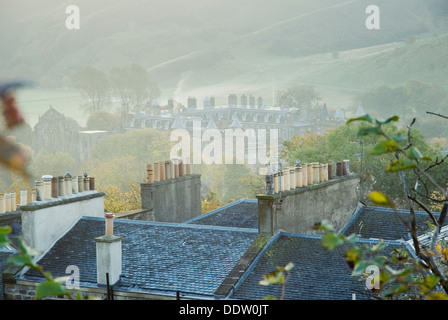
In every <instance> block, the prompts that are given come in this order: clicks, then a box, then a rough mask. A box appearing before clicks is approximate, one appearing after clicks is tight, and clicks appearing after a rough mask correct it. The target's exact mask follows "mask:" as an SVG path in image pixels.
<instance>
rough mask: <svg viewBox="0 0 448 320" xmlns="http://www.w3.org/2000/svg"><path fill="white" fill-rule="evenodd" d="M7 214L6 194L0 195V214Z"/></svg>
mask: <svg viewBox="0 0 448 320" xmlns="http://www.w3.org/2000/svg"><path fill="white" fill-rule="evenodd" d="M5 212H6V203H5V194H4V193H0V213H5Z"/></svg>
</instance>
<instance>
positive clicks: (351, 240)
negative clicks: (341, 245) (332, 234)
mask: <svg viewBox="0 0 448 320" xmlns="http://www.w3.org/2000/svg"><path fill="white" fill-rule="evenodd" d="M345 241H347V242H348V243H351V244H355V243H356V242H357V241H358V236H357V235H356V234H355V233H353V234H351V235H349V236H348V237H345Z"/></svg>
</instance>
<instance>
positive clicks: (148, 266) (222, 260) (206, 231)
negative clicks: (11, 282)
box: [20, 217, 258, 298]
mask: <svg viewBox="0 0 448 320" xmlns="http://www.w3.org/2000/svg"><path fill="white" fill-rule="evenodd" d="M103 234H104V219H101V218H93V217H83V218H81V219H80V220H79V221H78V222H77V223H76V225H75V226H74V227H73V228H72V229H71V230H70V231H69V232H68V233H66V234H65V235H64V236H63V237H62V238H61V239H60V240H59V241H57V242H56V244H55V245H54V246H53V247H52V248H51V249H50V250H49V251H48V253H46V254H45V255H44V256H43V258H42V259H41V260H40V261H39V262H38V263H39V264H40V265H42V266H43V268H44V270H46V271H50V272H51V273H52V275H53V276H64V275H67V274H66V273H65V270H66V268H67V266H69V265H76V266H78V267H79V270H80V284H81V286H86V287H98V285H97V283H96V274H97V272H96V243H95V241H94V238H95V237H98V236H101V235H103ZM114 234H115V235H120V236H123V239H122V255H123V256H122V263H123V264H122V272H123V277H122V279H121V281H120V284H119V285H117V286H116V287H115V289H114V290H124V291H140V292H141V291H143V292H145V293H153V294H160V295H171V296H173V295H175V294H176V291H177V290H179V291H180V294H181V296H190V297H197V298H207V297H208V298H213V293H214V291H215V290H216V289H217V287H218V286H219V285H220V284H221V282H222V281H223V279H224V278H225V277H226V275H227V274H228V273H229V271H230V270H231V269H232V268H233V267H234V265H235V264H236V263H237V261H238V260H239V258H240V257H241V256H242V255H243V254H244V253H245V251H246V250H247V249H248V248H249V246H250V245H251V244H252V242H253V241H254V239H255V238H256V237H257V235H258V233H257V232H256V230H247V229H239V228H222V227H218V228H217V227H210V226H199V225H193V224H170V223H157V222H149V221H131V220H121V219H115V222H114ZM20 278H24V279H29V280H32V279H34V280H38V279H40V275H39V274H37V273H36V272H35V271H33V270H28V271H27V272H26V273H24V274H22V275H21V276H20Z"/></svg>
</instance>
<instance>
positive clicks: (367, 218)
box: [342, 207, 448, 240]
mask: <svg viewBox="0 0 448 320" xmlns="http://www.w3.org/2000/svg"><path fill="white" fill-rule="evenodd" d="M399 212H400V213H401V214H402V215H403V216H404V217H405V218H406V219H407V220H409V211H406V210H399ZM434 216H435V217H436V218H437V217H438V213H434ZM416 221H417V225H418V226H419V227H420V228H419V230H418V234H419V235H422V234H424V233H426V232H428V231H429V228H428V226H427V225H426V224H425V222H432V221H431V218H430V217H429V215H428V214H427V213H426V212H421V211H417V212H416ZM447 223H448V221H446V222H445V224H444V225H447ZM342 233H343V234H345V235H350V234H352V233H356V234H358V235H360V236H361V237H363V238H366V239H369V238H376V239H384V240H399V239H403V240H409V239H410V235H409V233H408V231H407V229H406V226H405V225H404V224H403V222H402V221H401V220H400V219H399V218H398V217H397V215H396V214H395V213H394V212H393V210H391V209H385V208H379V207H362V208H361V209H360V210H359V211H358V212H357V213H356V214H355V215H354V216H353V218H352V219H351V221H349V223H347V226H346V227H345V228H344V230H343V231H342Z"/></svg>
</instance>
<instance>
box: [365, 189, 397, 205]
mask: <svg viewBox="0 0 448 320" xmlns="http://www.w3.org/2000/svg"><path fill="white" fill-rule="evenodd" d="M369 198H370V200H371V201H372V202H373V203H374V204H376V205H379V206H386V207H391V208H394V207H395V206H394V204H393V203H392V202H391V201H390V200H389V198H388V197H387V196H386V195H385V194H383V193H381V192H379V191H372V192H370V193H369Z"/></svg>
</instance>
